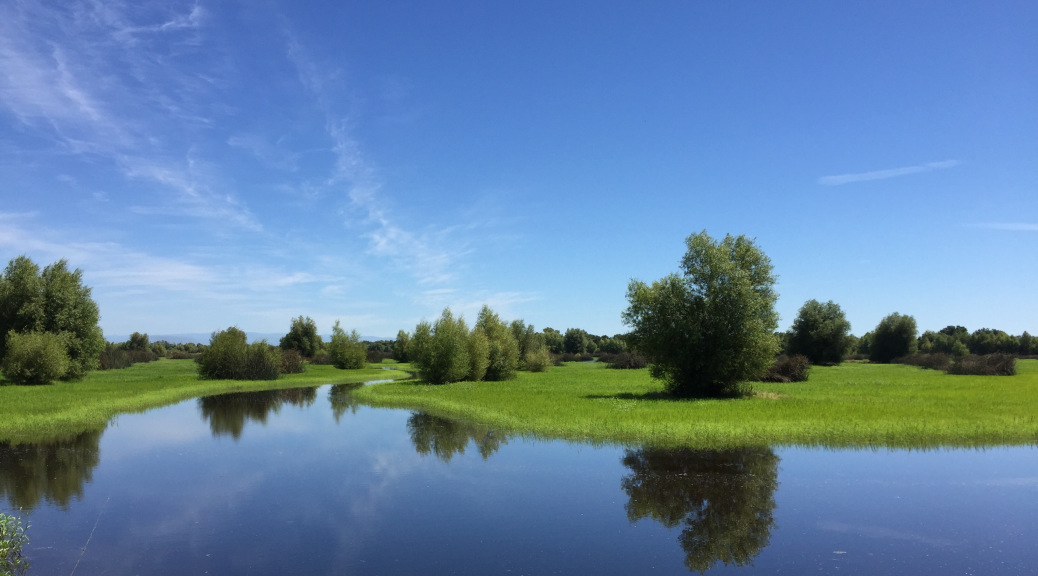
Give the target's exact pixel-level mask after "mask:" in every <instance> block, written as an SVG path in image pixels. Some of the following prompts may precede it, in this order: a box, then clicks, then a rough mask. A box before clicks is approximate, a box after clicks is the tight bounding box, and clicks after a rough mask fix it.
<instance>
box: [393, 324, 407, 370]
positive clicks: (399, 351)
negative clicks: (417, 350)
mask: <svg viewBox="0 0 1038 576" xmlns="http://www.w3.org/2000/svg"><path fill="white" fill-rule="evenodd" d="M410 349H411V335H410V334H408V333H407V332H405V331H403V330H400V331H399V332H397V333H396V340H395V341H394V342H393V358H394V359H396V361H397V362H410V361H411V357H410Z"/></svg>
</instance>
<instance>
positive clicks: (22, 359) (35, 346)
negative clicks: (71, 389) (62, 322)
mask: <svg viewBox="0 0 1038 576" xmlns="http://www.w3.org/2000/svg"><path fill="white" fill-rule="evenodd" d="M68 369H69V358H68V354H66V353H65V340H64V339H63V338H62V337H61V336H59V335H57V334H53V333H50V332H26V333H18V332H14V331H13V330H12V331H11V332H8V334H7V355H6V356H4V359H3V365H2V370H3V373H4V376H6V377H7V379H8V380H10V381H12V382H14V383H15V384H25V385H36V384H50V383H51V382H53V381H55V380H57V379H58V378H61V377H62V376H64V375H65V373H66V372H68Z"/></svg>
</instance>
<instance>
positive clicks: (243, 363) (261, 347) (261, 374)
mask: <svg viewBox="0 0 1038 576" xmlns="http://www.w3.org/2000/svg"><path fill="white" fill-rule="evenodd" d="M196 362H197V363H198V375H199V377H201V378H203V379H208V380H276V379H277V377H278V376H279V375H280V373H281V351H280V350H279V349H278V348H276V347H274V346H270V345H269V344H267V341H266V340H260V341H259V342H253V343H252V344H251V345H250V344H248V338H247V337H246V335H245V332H242V331H241V330H240V329H238V328H237V327H233V326H232V327H230V328H228V329H226V330H221V331H219V332H213V335H212V337H211V338H210V339H209V347H208V348H207V349H206V350H205V351H204V352H202V355H201V356H200V357H199V358H198V360H197V361H196Z"/></svg>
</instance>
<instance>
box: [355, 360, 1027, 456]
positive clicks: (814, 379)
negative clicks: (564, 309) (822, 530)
mask: <svg viewBox="0 0 1038 576" xmlns="http://www.w3.org/2000/svg"><path fill="white" fill-rule="evenodd" d="M1017 369H1018V374H1017V375H1016V376H1009V377H1006V376H952V375H948V374H945V373H943V372H935V371H931V370H923V369H920V368H916V367H912V366H903V365H883V364H864V363H845V364H841V365H839V366H834V367H814V368H812V369H811V376H810V379H809V380H808V381H807V382H800V383H792V384H764V383H758V384H755V390H756V395H755V396H754V397H752V398H746V399H740V400H676V399H673V398H670V397H667V396H666V395H664V394H662V393H661V392H660V390H661V386H660V384H659V383H657V382H654V381H652V380H651V379H650V377H649V374H648V371H647V370H636V371H627V370H609V369H606V368H605V366H604V365H602V364H597V363H571V364H566V365H563V366H559V367H554V368H552V369H551V370H549V371H548V372H547V373H543V374H532V373H526V372H523V373H520V375H519V379H518V380H514V381H509V382H480V383H471V382H462V383H457V384H450V385H446V386H429V385H424V384H419V383H415V382H413V381H400V382H394V383H387V384H379V385H376V386H367V387H364V388H362V389H360V390H358V391H356V392H355V393H354V397H355V398H356V399H357V400H359V401H361V402H364V403H367V404H372V405H376V406H389V407H400V408H412V409H422V410H426V411H429V412H431V413H433V414H436V415H439V416H448V417H449V416H454V417H464V418H468V419H470V420H474V421H476V422H478V423H481V424H486V425H491V426H496V427H499V428H502V429H505V430H509V431H512V432H516V433H522V434H532V435H534V436H538V437H547V438H566V439H573V440H583V441H592V442H621V443H648V444H653V445H659V446H677V445H684V446H695V447H721V446H732V445H745V444H767V445H807V446H829V447H878V446H889V447H914V448H933V447H941V446H949V447H950V446H960V447H961V446H994V445H1004V444H1036V443H1038V360H1021V361H1019V362H1018V363H1017Z"/></svg>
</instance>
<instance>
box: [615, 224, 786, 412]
mask: <svg viewBox="0 0 1038 576" xmlns="http://www.w3.org/2000/svg"><path fill="white" fill-rule="evenodd" d="M685 244H686V246H687V248H688V250H687V251H686V252H685V256H684V258H682V260H681V271H682V273H681V274H680V275H679V274H670V275H668V276H666V277H664V278H662V279H660V280H657V281H655V282H653V283H652V284H651V285H648V284H645V283H644V282H641V281H638V280H632V281H631V283H630V284H629V285H628V288H627V300H628V303H629V304H628V307H627V309H626V310H624V312H623V321H624V323H626V324H627V325H629V326H631V327H632V328H633V330H632V332H631V338H630V339H631V341H632V342H633V344H634V347H635V349H637V350H638V351H639V352H641V353H642V354H643V355H645V356H647V357H648V358H650V359H651V362H652V365H651V374H652V376H653V377H654V378H658V379H661V380H663V382H664V385H665V387H666V389H667V391H668V392H670V393H672V394H675V395H679V396H701V397H702V396H706V397H710V396H736V395H740V394H743V393H745V392H746V389H745V388H744V387H743V385H742V384H741V383H742V382H744V381H746V380H750V379H753V378H756V377H758V376H760V375H761V374H763V373H764V371H765V370H767V368H768V366H770V365H771V363H772V362H773V361H774V358H775V354H776V353H778V350H779V344H778V339H777V338H776V337H775V335H774V332H775V329H776V328H777V327H778V314H777V313H776V312H775V300H776V299H777V295H776V293H775V290H774V285H775V276H774V274H773V273H772V266H771V261H770V260H769V259H768V257H767V256H766V255H765V254H764V252H763V251H762V250H761V249H760V248H759V247H758V246H757V245H756V244H755V243H754V241H753V240H751V239H749V238H747V237H745V236H741V235H740V236H738V237H735V236H731V235H727V236H725V238H724V240H721V241H720V242H715V241H714V239H713V238H711V237H710V235H709V234H707V233H706V231H703V232H700V233H698V234H693V235H691V236H689V237H688V238H687V239H686V240H685Z"/></svg>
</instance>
